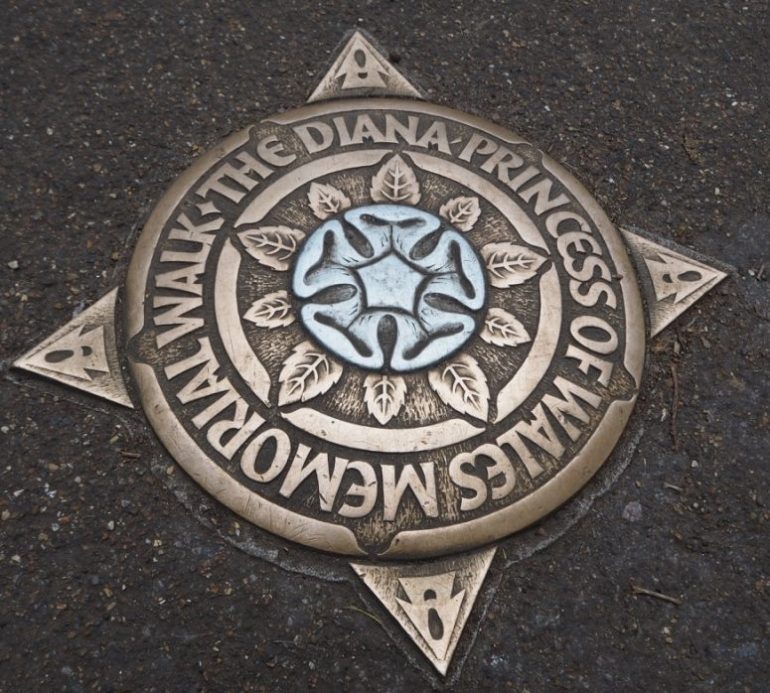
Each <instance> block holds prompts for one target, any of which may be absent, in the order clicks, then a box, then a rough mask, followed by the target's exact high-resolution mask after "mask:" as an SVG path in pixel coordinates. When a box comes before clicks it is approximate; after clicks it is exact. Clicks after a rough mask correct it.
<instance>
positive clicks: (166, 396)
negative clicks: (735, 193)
mask: <svg viewBox="0 0 770 693" xmlns="http://www.w3.org/2000/svg"><path fill="white" fill-rule="evenodd" d="M126 309H127V325H128V337H129V340H130V347H129V355H130V361H131V366H132V371H133V373H134V376H135V378H136V379H137V382H138V384H139V391H140V394H141V397H142V400H143V404H144V409H145V411H146V412H147V413H148V416H149V418H150V420H151V422H152V424H153V426H154V427H155V429H156V431H157V433H158V435H159V436H160V438H161V439H162V440H163V442H164V444H165V445H166V447H167V448H168V449H169V451H170V452H171V453H172V454H173V455H174V457H175V458H176V459H177V460H178V461H179V462H180V464H182V466H184V467H185V469H187V471H188V472H189V473H190V474H191V475H192V476H193V477H194V478H195V479H196V480H197V481H198V482H199V483H201V484H202V485H203V486H205V487H206V488H207V489H208V490H209V491H210V492H211V493H212V494H214V495H215V496H217V497H218V498H219V499H220V500H222V501H223V502H225V503H226V504H227V505H229V506H230V507H231V508H232V509H233V510H235V511H236V512H238V513H239V514H241V515H242V516H243V517H245V518H246V519H248V520H250V521H251V522H254V523H255V524H257V525H259V526H261V527H264V528H265V529H268V530H269V531H271V532H274V533H277V534H280V535H282V536H284V537H286V538H287V539H291V540H293V541H297V542H301V543H304V544H306V545H308V546H312V547H314V548H319V549H323V550H326V551H333V552H336V553H344V554H350V555H361V554H368V555H370V556H380V557H386V558H396V557H418V556H428V555H437V554H443V553H448V552H455V551H458V550H462V549H467V548H472V547H475V546H479V545H482V544H485V543H488V542H489V541H493V540H496V539H500V538H501V537H504V536H506V535H508V534H510V533H511V532H514V531H516V530H518V529H521V528H522V527H525V526H527V525H528V524H530V523H532V522H533V521H535V520H537V519H538V518H540V517H542V516H543V515H545V514H547V513H549V512H550V511H551V510H553V509H554V508H556V507H557V506H558V505H559V504H561V503H562V502H563V501H564V500H566V499H567V498H568V497H569V496H571V495H572V494H573V493H575V491H577V490H578V489H579V488H580V486H582V485H583V484H584V483H585V482H586V481H587V480H588V479H589V478H590V477H591V475H592V474H593V473H594V471H595V470H596V469H597V468H598V466H599V465H600V464H601V463H602V462H603V460H604V459H605V457H606V456H607V454H608V453H609V452H610V450H611V449H612V447H613V445H614V443H615V441H616V440H617V439H618V436H619V435H620V433H621V431H622V430H623V427H624V425H625V422H626V419H627V418H628V416H629V414H630V412H631V409H632V407H633V404H634V401H635V397H636V392H637V389H638V385H639V379H640V377H641V370H642V362H643V354H644V318H643V313H642V306H641V300H640V296H639V290H638V287H637V284H636V278H635V273H634V269H633V267H632V266H631V264H630V262H629V259H628V256H627V254H626V251H625V247H624V245H623V243H622V240H621V238H620V235H619V234H618V232H617V231H616V230H615V229H614V228H613V226H612V225H611V223H610V222H609V220H608V219H607V218H606V216H605V215H604V214H603V213H602V212H601V210H600V209H599V207H598V205H597V204H596V203H595V202H594V201H593V200H592V199H591V198H590V196H589V195H588V193H587V192H586V191H585V190H584V189H583V188H582V187H581V186H580V185H579V184H578V183H577V182H576V181H575V180H574V178H572V176H570V175H569V174H568V173H567V172H566V171H564V170H563V169H562V168H560V167H559V166H558V165H557V164H555V163H554V162H552V161H550V160H549V159H548V158H547V157H546V156H545V155H544V154H542V153H541V152H539V151H538V150H536V149H535V148H534V147H532V146H531V145H529V144H527V143H525V142H523V141H521V140H520V139H519V138H517V137H516V136H515V135H513V134H512V133H510V132H507V131H505V130H503V129H501V128H499V127H497V126H495V125H493V124H491V123H487V122H484V121H482V120H480V119H477V118H474V117H470V116H467V115H465V114H462V113H458V112H456V111H452V110H450V109H447V108H443V107H437V106H433V105H429V104H426V103H424V102H418V101H402V100H395V99H370V100H365V99H359V100H355V101H331V102H327V103H322V104H319V105H314V106H310V107H307V108H304V109H300V110H298V111H293V112H289V113H285V114H282V115H281V116H280V117H276V118H274V119H271V120H267V121H265V122H263V123H260V124H259V125H256V126H254V127H252V128H250V129H249V130H247V131H245V132H243V133H241V134H239V135H236V136H234V137H232V138H230V139H229V140H228V141H227V142H225V144H224V145H223V146H222V147H221V148H217V149H216V150H215V151H214V152H212V153H211V154H209V155H208V156H206V157H204V158H203V159H201V160H200V161H199V162H198V163H197V164H196V165H195V166H194V167H193V168H192V169H190V171H188V172H187V173H186V174H185V175H184V176H183V177H182V178H181V179H180V181H179V182H178V183H177V184H176V185H175V186H174V189H173V190H172V191H170V192H169V194H168V195H167V196H166V197H165V198H164V200H163V201H162V202H161V203H160V205H159V207H158V210H157V211H156V212H155V214H153V216H152V218H151V220H150V222H149V223H148V224H147V226H146V228H145V231H144V233H143V236H142V238H141V240H140V243H139V246H138V249H137V251H136V254H135V256H134V259H133V261H132V264H131V268H130V271H129V278H128V292H127V300H126Z"/></svg>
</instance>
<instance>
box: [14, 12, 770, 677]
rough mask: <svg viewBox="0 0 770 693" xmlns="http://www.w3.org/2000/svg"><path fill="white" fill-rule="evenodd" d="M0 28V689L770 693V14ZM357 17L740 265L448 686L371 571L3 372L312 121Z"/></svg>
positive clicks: (621, 221) (505, 572)
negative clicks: (137, 252) (344, 570)
mask: <svg viewBox="0 0 770 693" xmlns="http://www.w3.org/2000/svg"><path fill="white" fill-rule="evenodd" d="M1 19H2V21H0V359H2V367H1V368H2V371H1V372H0V376H2V377H1V378H0V446H1V447H0V449H2V451H3V452H2V457H1V458H0V460H1V461H0V538H1V543H0V595H1V597H2V598H1V599H0V690H4V691H22V690H23V691H37V690H45V691H91V690H99V691H139V690H158V691H161V690H170V691H191V690H205V691H222V690H247V691H251V690H255V691H259V690H266V691H267V690H270V691H273V690H305V689H312V690H319V691H326V690H335V691H338V690H346V691H347V690H350V691H380V690H383V691H385V690H388V691H414V690H421V689H425V688H430V687H435V688H445V689H447V690H458V691H460V690H464V691H465V690H507V689H510V690H517V691H550V690H591V691H619V690H624V691H625V690H655V689H659V690H677V691H683V690H695V691H762V690H767V689H768V686H769V685H770V549H769V547H770V536H769V534H768V529H769V527H770V524H769V521H770V475H769V473H768V456H769V454H768V453H769V451H770V406H769V405H768V398H769V396H770V386H769V385H768V375H767V374H768V370H769V368H770V359H768V351H769V350H770V322H769V321H770V290H769V289H768V282H767V277H768V274H770V194H769V192H768V187H769V186H768V169H769V167H770V156H769V154H768V152H770V135H768V132H769V130H768V126H769V125H770V122H769V117H768V113H770V81H769V80H768V65H770V8H769V7H768V5H767V3H766V2H748V1H746V2H698V1H697V0H685V1H682V2H676V3H673V2H653V3H650V2H628V3H617V2H612V1H611V0H603V1H601V2H575V1H574V0H573V1H570V2H567V1H566V0H559V1H557V2H551V3H538V2H456V3H447V2H438V1H424V2H384V1H381V0H378V1H376V2H357V3H353V2H339V3H303V2H297V1H294V0H283V1H282V2H280V3H274V2H232V1H230V2H221V1H218V0H212V1H210V2H187V1H181V2H175V3H170V2H168V3H157V2H149V1H146V0H140V1H137V2H132V3H109V2H90V3H84V2H65V1H60V2H15V1H14V0H6V2H5V3H3V11H2V17H1ZM353 28H364V29H366V30H367V31H369V32H370V33H371V34H372V35H373V36H374V37H375V38H376V39H377V40H378V41H379V43H380V44H382V45H383V46H384V47H385V48H386V49H387V50H388V51H390V53H389V57H390V59H391V60H392V61H393V62H394V63H395V64H396V65H397V66H398V67H399V69H403V70H404V71H405V72H406V73H407V74H409V75H410V76H411V77H412V78H414V80H415V81H416V82H418V83H419V84H420V85H421V86H422V87H423V89H424V90H425V91H426V93H427V94H428V97H429V98H430V99H431V100H433V101H436V102H439V103H444V104H447V105H451V106H454V107H457V108H460V109H463V110H467V111H470V112H474V113H478V114H480V115H484V116H486V117H488V118H491V119H492V120H494V121H496V122H499V123H501V124H505V125H507V126H508V127H510V128H511V129H512V130H514V131H516V132H517V133H519V134H520V135H522V136H524V137H525V138H526V139H528V140H530V141H532V142H535V143H537V144H538V145H539V146H540V147H541V148H542V149H544V150H545V151H547V152H548V153H549V154H550V155H551V156H552V157H553V158H555V159H556V160H559V161H561V162H563V163H565V164H566V165H567V166H568V167H569V168H570V170H572V171H573V172H574V173H575V174H576V175H577V176H578V178H579V179H580V180H581V181H583V182H584V183H585V184H586V186H587V187H588V189H589V190H590V191H591V192H592V193H593V194H594V195H595V197H596V198H597V199H598V201H599V202H600V204H601V205H602V206H603V207H604V208H605V210H606V211H607V212H608V214H609V215H610V217H611V218H612V219H613V220H614V221H615V223H616V224H617V225H619V226H625V227H637V228H640V229H643V230H644V231H646V232H649V233H653V234H657V235H658V236H659V237H661V238H663V239H668V240H672V241H676V242H677V243H680V244H682V245H684V246H687V247H689V248H692V249H694V250H697V251H698V252H700V253H703V254H705V255H707V256H710V257H713V258H717V259H719V260H720V261H722V262H724V263H727V264H728V265H730V266H732V267H734V268H735V270H734V272H732V273H731V276H730V277H729V278H728V279H727V280H726V281H725V282H723V283H722V284H721V285H720V286H719V287H717V288H716V289H715V290H714V291H713V292H712V293H711V294H709V295H708V296H707V297H706V298H704V299H703V300H701V301H700V302H699V303H698V304H697V305H696V307H695V308H693V309H692V310H691V311H690V312H689V313H687V314H686V315H685V316H684V317H683V318H682V319H681V320H679V321H678V322H677V324H676V326H674V327H672V328H670V329H668V330H666V331H665V332H664V333H663V334H661V335H660V336H659V337H658V338H656V339H655V340H653V341H652V342H651V344H650V353H649V363H648V366H647V374H646V380H645V385H644V389H643V391H642V393H641V397H640V402H639V405H638V409H637V411H636V413H635V416H634V421H635V423H634V429H633V430H634V431H635V432H636V433H638V435H639V436H640V437H639V439H638V444H636V445H635V447H634V448H633V450H632V451H631V452H629V456H628V459H627V460H624V461H623V464H620V462H618V461H616V463H615V464H616V468H617V469H618V470H619V471H618V473H617V474H615V475H612V476H608V475H605V476H604V477H602V476H601V475H600V478H599V479H598V480H596V481H595V482H593V484H592V485H591V486H589V488H588V489H586V491H585V492H584V493H583V494H582V495H581V496H579V497H578V499H577V500H576V501H575V503H576V504H577V505H575V503H573V505H572V509H571V510H570V509H567V511H566V512H572V513H573V515H574V516H575V517H578V516H580V519H579V521H577V522H574V523H568V524H572V525H573V526H571V527H570V528H569V529H567V530H566V531H565V532H563V533H562V532H561V531H560V532H558V534H563V536H558V537H557V536H556V535H555V534H553V535H551V534H549V532H550V531H551V530H550V529H549V525H548V524H547V523H546V524H544V525H543V527H542V528H541V533H542V536H543V541H542V542H541V544H542V549H541V550H538V551H535V552H534V553H533V554H532V555H531V556H529V557H527V558H525V559H524V560H520V561H511V562H510V565H508V566H507V567H506V566H503V567H498V568H496V569H495V571H493V575H492V576H491V578H490V584H489V588H488V590H487V592H486V593H485V597H484V599H483V600H482V603H481V606H480V607H478V608H479V610H480V611H479V615H478V617H477V618H476V619H475V621H474V622H473V623H472V624H471V626H470V627H469V629H468V632H467V633H466V636H465V638H464V640H463V644H462V645H461V647H460V649H459V650H458V655H457V657H456V663H455V665H454V667H453V669H452V670H450V675H449V677H448V679H447V680H446V681H445V682H442V681H441V680H440V679H439V678H438V677H436V676H435V675H434V673H433V672H432V671H431V670H430V667H429V665H427V664H426V663H425V661H424V660H423V659H421V656H420V655H419V653H418V652H417V651H416V650H415V649H414V648H413V646H411V645H410V644H409V642H408V641H407V639H406V638H405V637H404V636H402V635H401V634H400V633H399V632H398V630H397V629H395V628H393V627H392V626H391V625H389V623H388V621H387V614H385V612H383V611H381V610H379V611H378V609H377V606H376V604H374V603H373V602H372V601H371V599H369V600H368V601H367V597H366V595H365V593H364V591H362V588H361V587H360V586H357V584H356V582H355V580H354V579H352V576H351V579H349V580H348V579H341V578H340V574H339V573H338V572H336V571H332V570H328V569H327V568H326V562H325V560H326V559H322V558H321V557H318V558H317V560H316V558H314V557H313V555H310V554H309V553H307V552H306V553H302V555H301V556H300V558H298V559H296V560H295V559H294V558H293V554H292V551H291V550H288V549H287V547H286V545H285V544H283V543H280V542H276V541H273V540H271V539H270V538H268V537H265V536H263V535H260V534H259V533H258V532H254V531H249V530H247V528H244V527H242V526H241V525H240V524H239V523H238V521H237V520H236V518H235V516H233V515H232V514H230V513H228V512H227V511H225V510H223V509H222V508H221V507H220V506H219V505H218V504H217V503H216V502H215V501H213V500H211V499H210V498H208V497H207V496H206V495H205V494H203V492H201V491H199V490H198V489H197V488H196V487H194V486H192V485H191V484H189V483H188V482H187V481H186V480H185V479H184V478H181V477H182V476H183V473H182V472H181V471H180V470H179V469H178V468H177V467H176V466H175V465H174V463H173V462H172V461H171V460H170V459H169V458H168V457H167V456H165V455H164V454H163V452H162V449H161V447H160V445H159V444H158V443H157V441H156V440H155V438H154V437H153V435H152V434H151V433H150V432H149V431H148V430H147V429H146V428H145V427H144V426H143V424H142V421H141V416H140V415H138V414H132V413H131V412H128V411H127V410H125V411H124V410H120V409H115V408H113V407H110V406H108V405H106V404H105V403H102V402H101V401H99V400H96V399H93V398H89V397H88V396H86V395H82V396H81V395H79V394H77V393H75V392H73V391H70V390H67V389H65V388H60V387H57V386H56V385H54V384H50V383H47V382H44V381H42V380H40V379H37V378H34V377H32V376H27V375H24V374H22V373H20V372H18V371H12V370H10V369H9V363H10V361H12V360H13V359H14V358H15V357H17V356H18V355H20V354H21V353H22V352H23V351H25V350H26V349H28V348H30V347H31V346H32V345H34V344H36V343H37V342H39V341H40V340H41V339H43V338H44V337H45V336H47V335H48V334H49V333H50V332H52V331H53V329H54V328H56V327H58V326H60V325H62V324H64V323H66V322H67V321H68V320H69V319H71V317H72V316H73V315H74V314H76V313H77V312H79V311H81V310H82V309H83V308H84V307H86V306H88V305H90V304H91V303H93V302H94V301H96V300H97V299H98V298H100V297H101V296H102V295H103V294H105V293H106V292H107V291H108V290H109V289H110V288H112V287H113V286H115V285H116V284H118V283H120V281H121V280H122V277H123V274H124V272H125V267H126V262H127V260H128V258H129V256H130V251H131V248H132V245H133V243H134V241H135V238H136V234H137V233H138V231H139V230H141V227H142V224H143V222H144V220H145V219H146V217H147V215H148V213H149V211H150V209H151V208H152V206H153V204H154V203H155V202H156V201H157V200H158V199H159V197H160V196H161V194H162V193H163V191H164V189H165V188H166V187H167V186H168V185H169V184H170V183H171V182H172V181H173V180H174V178H176V177H177V176H178V175H179V174H180V173H181V172H182V171H183V170H184V169H185V168H186V167H187V166H188V165H189V164H190V163H191V162H192V161H193V160H194V158H195V157H196V156H197V155H198V154H200V153H202V152H203V151H205V150H206V149H208V148H209V147H210V146H212V145H214V144H215V143H216V142H217V141H219V140H221V139H222V138H223V137H225V136H226V135H228V134H230V133H231V132H233V131H235V130H238V129H241V128H243V127H244V126H246V125H248V124H249V123H252V122H254V121H257V120H259V119H260V118H263V117H265V116H267V115H269V114H271V113H275V112H277V111H280V110H283V109H287V108H290V107H293V106H297V105H300V104H301V103H302V102H303V101H304V100H305V98H306V97H307V95H308V94H309V92H310V91H311V90H312V89H313V87H314V86H315V84H316V82H317V80H318V79H319V78H320V76H321V75H322V74H323V72H324V69H325V66H326V64H327V62H328V61H329V59H330V57H331V54H332V52H333V50H334V49H335V47H336V45H337V43H338V42H339V41H340V39H341V38H342V36H343V34H344V33H345V32H346V31H348V30H350V29H353ZM626 463H627V464H626ZM621 467H622V469H621ZM620 472H622V473H620ZM589 499H592V500H593V503H592V504H591V506H590V508H589V507H588V500H589ZM581 503H583V505H580V504H581ZM576 509H579V510H580V512H579V513H578V512H577V510H576ZM535 531H538V530H537V529H536V530H535ZM551 539H553V541H551ZM651 593H654V594H651ZM656 595H658V596H656ZM660 595H663V596H665V597H669V599H663V598H661V597H660ZM485 609H486V611H484V610H485ZM381 622H382V624H384V625H385V627H384V628H383V625H382V624H381Z"/></svg>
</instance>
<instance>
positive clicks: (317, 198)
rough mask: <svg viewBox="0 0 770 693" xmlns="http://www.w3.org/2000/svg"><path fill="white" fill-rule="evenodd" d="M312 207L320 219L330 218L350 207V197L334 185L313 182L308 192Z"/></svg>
mask: <svg viewBox="0 0 770 693" xmlns="http://www.w3.org/2000/svg"><path fill="white" fill-rule="evenodd" d="M307 199H308V201H309V202H310V209H312V210H313V214H315V215H316V216H317V217H318V218H319V219H328V218H329V217H333V216H334V215H335V214H339V213H340V212H341V211H342V210H344V209H349V208H350V198H349V197H348V196H347V195H345V193H343V192H342V190H338V189H337V188H335V187H334V186H332V185H327V184H326V183H311V184H310V190H309V191H308V194H307Z"/></svg>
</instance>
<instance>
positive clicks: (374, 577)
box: [350, 548, 496, 676]
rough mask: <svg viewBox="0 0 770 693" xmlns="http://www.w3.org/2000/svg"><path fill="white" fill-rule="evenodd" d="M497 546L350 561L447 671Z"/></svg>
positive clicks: (430, 657)
mask: <svg viewBox="0 0 770 693" xmlns="http://www.w3.org/2000/svg"><path fill="white" fill-rule="evenodd" d="M495 551H496V549H494V548H492V549H487V550H486V551H480V552H478V553H474V554H470V555H468V556H461V557H460V558H448V559H441V560H437V561H432V562H428V563H414V564H408V565H366V564H359V563H351V564H350V565H351V567H352V568H353V570H354V571H355V572H356V574H357V575H358V576H359V577H360V578H361V579H362V580H363V581H364V584H365V585H366V586H367V587H368V588H369V589H370V590H371V591H372V593H373V594H374V595H375V596H376V597H377V599H379V600H380V602H381V603H382V605H383V606H384V607H385V608H386V609H387V610H388V611H389V612H390V614H391V615H392V616H393V618H395V619H396V621H398V624H399V625H400V626H401V627H402V628H403V629H404V631H406V633H407V634H408V635H409V637H410V638H411V639H412V640H413V641H414V643H415V644H416V645H417V647H419V648H420V650H421V651H422V653H423V654H424V655H425V657H427V658H428V660H429V661H430V662H431V664H433V666H434V667H436V669H437V670H438V671H439V673H441V675H442V676H444V675H446V673H447V670H448V669H449V664H450V662H451V661H452V656H453V655H454V652H455V649H456V648H457V643H458V642H459V640H460V636H461V635H462V632H463V628H464V627H465V624H466V622H467V620H468V616H469V615H470V613H471V611H472V610H473V605H474V603H475V602H476V597H478V594H479V591H480V589H481V585H482V584H483V583H484V578H485V577H486V575H487V571H488V570H489V566H490V565H491V563H492V559H493V558H494V555H495Z"/></svg>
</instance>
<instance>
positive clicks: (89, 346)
mask: <svg viewBox="0 0 770 693" xmlns="http://www.w3.org/2000/svg"><path fill="white" fill-rule="evenodd" d="M117 294H118V290H117V289H113V290H112V291H110V293H108V294H107V295H106V296H103V297H102V298H100V299H99V300H98V301H97V302H96V303H94V304H93V305H92V306H91V307H90V308H87V309H86V310H84V311H83V312H82V313H80V314H79V315H77V316H75V317H74V318H73V319H72V320H70V321H69V322H68V323H67V324H66V325H65V326H64V327H62V328H60V329H58V330H57V331H56V332H54V333H53V334H52V335H51V336H50V337H48V338H47V339H44V340H43V341H42V342H40V344H38V345H37V346H35V347H33V348H32V349H31V350H30V351H28V352H27V353H26V354H24V355H23V356H21V357H20V358H18V359H17V360H16V361H14V363H13V365H14V367H15V368H21V369H23V370H25V371H30V372H31V373H36V374H37V375H40V376H43V377H44V378H50V379H51V380H56V381H58V382H60V383H63V384H65V385H69V386H70V387H74V388H76V389H78V390H83V391H85V392H88V393H89V394H92V395H95V396H96V397H102V398H104V399H107V400H110V401H111V402H116V403H117V404H122V405H123V406H124V407H133V405H132V404H131V399H130V398H129V396H128V392H127V391H126V386H125V383H124V382H123V377H122V375H121V373H120V365H119V361H118V351H117V345H116V341H115V299H116V297H117Z"/></svg>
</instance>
